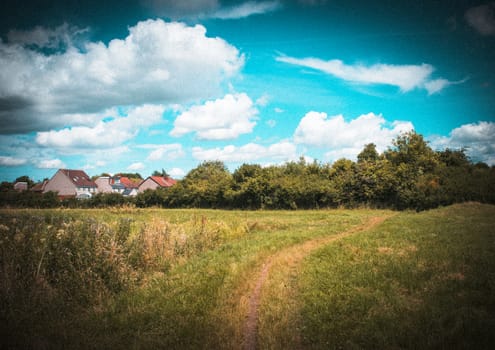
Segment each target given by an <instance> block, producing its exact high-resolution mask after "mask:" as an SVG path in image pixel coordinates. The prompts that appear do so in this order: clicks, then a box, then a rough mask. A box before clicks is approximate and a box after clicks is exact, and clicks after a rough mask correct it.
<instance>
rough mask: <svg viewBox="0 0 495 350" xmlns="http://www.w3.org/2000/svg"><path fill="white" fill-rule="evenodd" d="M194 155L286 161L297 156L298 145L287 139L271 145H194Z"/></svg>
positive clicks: (204, 158) (228, 159)
mask: <svg viewBox="0 0 495 350" xmlns="http://www.w3.org/2000/svg"><path fill="white" fill-rule="evenodd" d="M192 155H193V157H194V158H195V159H198V160H220V161H224V162H252V161H256V160H260V159H269V160H280V161H285V160H293V159H296V158H297V156H296V145H295V144H293V143H292V142H290V141H287V140H284V141H280V142H278V143H274V144H272V145H270V146H263V145H259V144H256V143H248V144H246V145H244V146H240V147H237V146H234V145H228V146H225V147H223V148H219V147H217V148H210V149H204V148H202V147H193V150H192Z"/></svg>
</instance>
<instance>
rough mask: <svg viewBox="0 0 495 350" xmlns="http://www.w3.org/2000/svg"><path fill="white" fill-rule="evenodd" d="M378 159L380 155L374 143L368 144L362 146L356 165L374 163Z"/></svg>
mask: <svg viewBox="0 0 495 350" xmlns="http://www.w3.org/2000/svg"><path fill="white" fill-rule="evenodd" d="M379 158H380V155H379V154H378V152H377V151H376V145H375V144H374V143H368V144H367V145H366V146H364V149H363V150H362V151H361V152H360V153H359V154H358V156H357V160H358V163H363V162H376V161H377V160H378V159H379Z"/></svg>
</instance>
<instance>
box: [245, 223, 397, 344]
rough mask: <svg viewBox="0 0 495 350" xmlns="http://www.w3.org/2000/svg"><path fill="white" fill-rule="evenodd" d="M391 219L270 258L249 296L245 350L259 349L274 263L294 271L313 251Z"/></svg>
mask: <svg viewBox="0 0 495 350" xmlns="http://www.w3.org/2000/svg"><path fill="white" fill-rule="evenodd" d="M389 217H390V215H387V216H377V217H372V218H370V219H369V220H367V221H366V222H365V223H363V224H361V225H359V226H356V227H353V228H351V229H349V230H347V231H344V232H341V233H339V234H336V235H332V236H329V237H321V238H316V239H312V240H309V241H306V242H304V243H301V244H297V245H295V246H291V247H288V248H286V249H283V250H281V251H279V252H277V253H276V254H274V255H272V256H270V257H268V258H267V259H266V260H265V262H264V264H263V266H262V269H261V271H260V272H259V274H258V278H257V280H256V284H255V285H254V288H253V289H252V290H251V292H250V294H249V304H248V312H247V316H246V322H245V324H244V328H243V349H245V350H255V349H256V348H257V333H258V314H259V308H260V304H261V291H262V289H263V286H264V284H265V282H266V280H267V279H268V278H269V273H270V269H271V267H272V266H273V265H274V263H277V264H278V265H279V264H282V266H285V267H286V268H287V269H293V268H295V267H297V266H298V265H299V264H300V263H301V262H302V260H303V259H304V258H305V257H306V256H307V255H308V254H310V253H311V252H312V251H314V250H316V249H318V248H320V247H323V246H325V245H327V244H329V243H332V242H334V241H337V240H340V239H342V238H345V237H347V236H350V235H352V234H355V233H358V232H363V231H367V230H370V229H372V228H374V227H376V226H378V225H380V224H381V223H382V222H383V221H385V220H386V219H387V218H389Z"/></svg>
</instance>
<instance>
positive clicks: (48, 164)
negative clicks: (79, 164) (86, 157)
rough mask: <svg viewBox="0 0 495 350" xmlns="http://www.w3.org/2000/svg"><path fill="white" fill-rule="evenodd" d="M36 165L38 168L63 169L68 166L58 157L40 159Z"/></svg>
mask: <svg viewBox="0 0 495 350" xmlns="http://www.w3.org/2000/svg"><path fill="white" fill-rule="evenodd" d="M36 167H37V168H38V169H63V168H66V165H65V163H64V162H62V161H61V160H60V159H58V158H56V159H45V160H40V161H39V162H38V163H36Z"/></svg>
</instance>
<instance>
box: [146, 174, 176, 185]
mask: <svg viewBox="0 0 495 350" xmlns="http://www.w3.org/2000/svg"><path fill="white" fill-rule="evenodd" d="M150 177H151V179H152V180H153V181H155V182H156V183H157V184H158V185H160V186H161V187H170V186H173V185H175V184H176V183H177V181H176V180H174V179H172V178H171V177H166V178H165V177H163V176H150Z"/></svg>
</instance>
